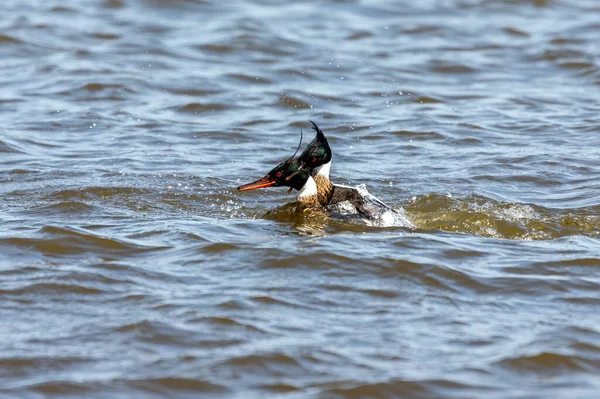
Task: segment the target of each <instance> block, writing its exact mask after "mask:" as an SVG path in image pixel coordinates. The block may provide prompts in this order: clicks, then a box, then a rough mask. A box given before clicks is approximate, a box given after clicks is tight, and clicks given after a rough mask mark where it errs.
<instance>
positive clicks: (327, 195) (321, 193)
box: [313, 174, 333, 206]
mask: <svg viewBox="0 0 600 399" xmlns="http://www.w3.org/2000/svg"><path fill="white" fill-rule="evenodd" d="M313 179H315V183H316V184H317V194H318V197H319V202H320V203H321V205H323V206H327V205H329V203H330V202H331V197H332V196H333V184H331V181H330V180H329V179H328V178H327V177H325V176H323V175H320V174H316V175H315V176H313Z"/></svg>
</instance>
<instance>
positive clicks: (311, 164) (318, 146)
mask: <svg viewBox="0 0 600 399" xmlns="http://www.w3.org/2000/svg"><path fill="white" fill-rule="evenodd" d="M309 122H310V123H311V124H312V128H313V130H314V131H315V132H317V135H316V136H315V138H314V139H313V141H311V142H310V143H309V144H308V146H307V147H306V148H305V149H304V151H302V154H300V157H299V158H298V159H299V162H300V166H299V170H306V171H308V172H309V173H312V171H313V170H314V169H316V168H318V167H319V166H322V165H325V164H326V163H327V162H329V161H331V148H330V147H329V143H328V142H327V138H326V137H325V135H324V134H323V131H321V129H319V126H317V124H316V123H314V122H313V121H309ZM290 178H291V177H290Z"/></svg>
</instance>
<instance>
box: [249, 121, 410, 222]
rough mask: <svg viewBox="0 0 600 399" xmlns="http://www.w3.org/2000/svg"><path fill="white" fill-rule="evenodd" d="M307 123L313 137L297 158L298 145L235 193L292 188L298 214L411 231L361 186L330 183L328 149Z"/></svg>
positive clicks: (403, 219)
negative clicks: (308, 212)
mask: <svg viewBox="0 0 600 399" xmlns="http://www.w3.org/2000/svg"><path fill="white" fill-rule="evenodd" d="M309 122H310V124H311V126H312V129H313V130H314V131H315V132H316V135H315V138H314V139H313V140H312V141H311V142H310V143H309V144H308V145H307V147H306V149H305V150H304V151H303V152H302V154H301V155H300V156H299V157H296V156H295V155H296V153H297V152H298V149H299V148H300V145H299V146H298V149H297V150H296V153H294V155H292V157H290V158H288V159H286V160H285V161H283V162H281V163H280V164H279V165H277V166H276V167H275V168H273V169H272V170H271V171H270V172H269V173H267V175H266V176H265V177H263V178H262V179H259V180H257V181H255V182H252V183H248V184H245V185H242V186H239V187H238V190H239V191H247V190H255V189H258V188H264V187H271V186H275V187H277V186H287V187H289V190H288V193H291V192H292V191H293V190H294V189H295V190H297V191H298V196H297V202H298V204H299V205H300V206H299V209H300V210H302V211H306V210H308V209H312V210H317V211H319V212H326V213H328V214H330V215H332V216H334V217H336V218H339V219H344V220H349V221H353V222H359V223H361V224H366V225H370V226H383V227H387V226H400V227H408V228H414V225H413V224H412V223H411V222H410V221H409V220H408V218H406V216H405V215H404V214H403V212H401V211H398V210H395V209H394V208H392V207H390V206H389V205H387V204H385V203H384V202H383V201H381V200H379V199H378V198H376V197H375V196H373V195H372V194H370V193H369V192H368V190H367V189H366V186H365V185H364V184H361V185H357V186H355V187H352V186H346V185H341V184H337V183H335V184H334V183H332V182H331V180H330V178H329V174H330V170H331V161H332V158H333V153H332V151H331V147H330V146H329V142H328V141H327V138H326V137H325V134H324V133H323V131H322V130H321V129H320V128H319V126H318V125H317V124H316V123H315V122H313V121H310V120H309ZM300 143H302V139H301V140H300Z"/></svg>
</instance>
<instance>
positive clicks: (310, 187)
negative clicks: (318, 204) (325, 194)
mask: <svg viewBox="0 0 600 399" xmlns="http://www.w3.org/2000/svg"><path fill="white" fill-rule="evenodd" d="M313 195H317V183H315V179H313V178H312V177H310V176H309V177H308V180H307V181H306V183H304V186H302V188H301V189H300V192H299V193H298V199H302V198H306V197H311V196H313Z"/></svg>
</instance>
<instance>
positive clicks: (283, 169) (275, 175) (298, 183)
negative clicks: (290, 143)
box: [238, 157, 310, 191]
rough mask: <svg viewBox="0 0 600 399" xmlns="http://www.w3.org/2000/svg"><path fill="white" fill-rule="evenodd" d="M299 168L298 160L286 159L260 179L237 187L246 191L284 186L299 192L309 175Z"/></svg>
mask: <svg viewBox="0 0 600 399" xmlns="http://www.w3.org/2000/svg"><path fill="white" fill-rule="evenodd" d="M299 167H300V162H299V159H298V158H293V157H292V158H288V159H286V160H285V161H283V162H281V163H280V164H279V165H277V166H275V167H274V168H273V169H271V171H270V172H269V173H267V175H266V176H265V177H263V178H262V179H259V180H257V181H255V182H252V183H248V184H244V185H242V186H239V187H238V190H239V191H248V190H256V189H257V188H264V187H271V186H273V187H279V186H286V187H290V189H296V190H300V189H302V187H304V185H305V184H306V181H307V180H308V178H309V177H310V175H309V174H308V173H307V172H306V171H304V170H300V169H299ZM290 191H291V190H290Z"/></svg>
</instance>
